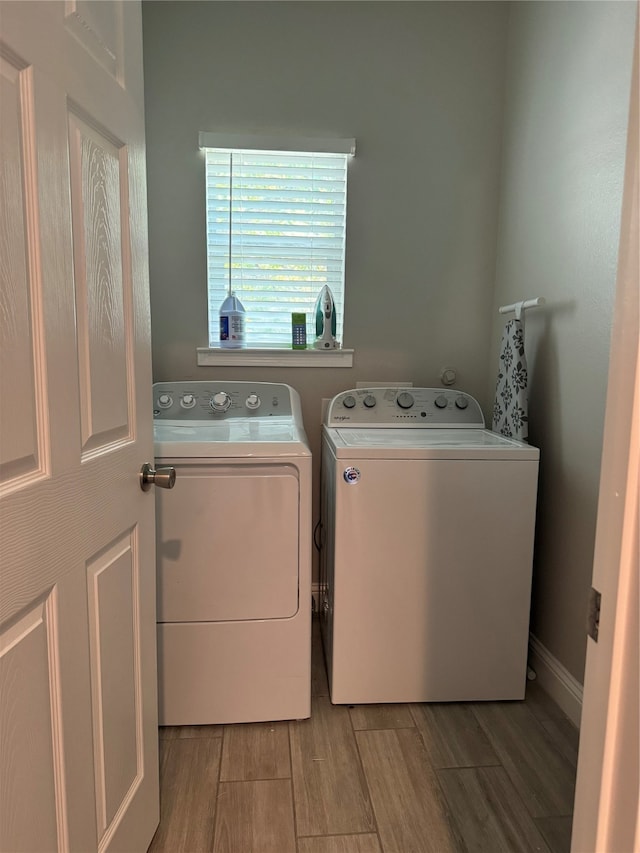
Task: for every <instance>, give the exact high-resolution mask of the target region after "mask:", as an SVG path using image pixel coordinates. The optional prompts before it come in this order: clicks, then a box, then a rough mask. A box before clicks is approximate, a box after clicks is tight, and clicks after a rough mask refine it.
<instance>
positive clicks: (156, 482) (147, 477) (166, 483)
mask: <svg viewBox="0 0 640 853" xmlns="http://www.w3.org/2000/svg"><path fill="white" fill-rule="evenodd" d="M175 484H176V469H175V468H173V467H172V466H167V467H166V468H157V469H154V468H152V467H151V465H149V463H148V462H145V463H144V465H143V466H142V468H141V469H140V488H141V489H142V491H143V492H148V491H149V489H150V488H151V486H159V487H160V488H161V489H172V488H173V487H174V486H175Z"/></svg>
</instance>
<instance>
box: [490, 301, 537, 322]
mask: <svg viewBox="0 0 640 853" xmlns="http://www.w3.org/2000/svg"><path fill="white" fill-rule="evenodd" d="M546 301H547V300H546V299H545V298H544V296H538V297H536V298H535V299H525V300H523V301H522V302H513V303H512V304H511V305H501V306H500V307H499V308H498V313H499V314H511V313H512V312H513V311H515V314H516V320H519V319H520V316H521V314H522V312H523V311H524V310H525V308H537V306H538V305H544V304H545V302H546Z"/></svg>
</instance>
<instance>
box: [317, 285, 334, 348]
mask: <svg viewBox="0 0 640 853" xmlns="http://www.w3.org/2000/svg"><path fill="white" fill-rule="evenodd" d="M315 315H316V339H315V342H314V344H313V346H314V349H336V348H337V346H338V342H337V341H336V305H335V302H334V301H333V294H332V293H331V289H330V288H329V286H328V285H326V284H325V285H324V287H323V288H322V290H321V291H320V294H319V296H318V299H317V300H316V307H315Z"/></svg>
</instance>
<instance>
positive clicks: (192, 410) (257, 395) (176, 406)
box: [153, 381, 292, 421]
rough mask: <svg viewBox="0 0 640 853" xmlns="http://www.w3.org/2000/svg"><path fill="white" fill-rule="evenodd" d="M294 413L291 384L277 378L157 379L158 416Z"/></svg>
mask: <svg viewBox="0 0 640 853" xmlns="http://www.w3.org/2000/svg"><path fill="white" fill-rule="evenodd" d="M291 414H292V403H291V388H290V387H289V386H288V385H282V384H279V383H276V382H232V381H231V382H202V381H200V382H197V381H196V382H188V381H187V382H156V383H155V384H154V386H153V417H154V418H155V420H162V419H165V418H166V419H171V420H198V421H202V420H226V419H227V418H247V417H265V416H267V417H269V416H274V415H280V416H283V415H284V416H288V417H291Z"/></svg>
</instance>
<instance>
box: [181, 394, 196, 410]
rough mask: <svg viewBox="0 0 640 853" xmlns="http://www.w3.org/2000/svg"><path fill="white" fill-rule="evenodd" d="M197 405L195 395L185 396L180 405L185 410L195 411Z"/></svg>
mask: <svg viewBox="0 0 640 853" xmlns="http://www.w3.org/2000/svg"><path fill="white" fill-rule="evenodd" d="M195 404H196V398H195V397H194V395H193V394H183V395H182V397H181V399H180V405H181V406H182V408H183V409H193V407H194V406H195Z"/></svg>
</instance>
